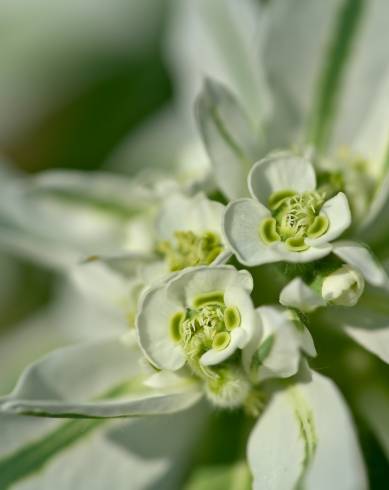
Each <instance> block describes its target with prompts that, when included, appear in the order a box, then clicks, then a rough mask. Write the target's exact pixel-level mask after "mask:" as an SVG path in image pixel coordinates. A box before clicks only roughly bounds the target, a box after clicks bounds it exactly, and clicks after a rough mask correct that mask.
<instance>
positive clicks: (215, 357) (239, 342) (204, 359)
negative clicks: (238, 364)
mask: <svg viewBox="0 0 389 490" xmlns="http://www.w3.org/2000/svg"><path fill="white" fill-rule="evenodd" d="M247 339H248V337H247V332H246V331H245V330H244V329H243V328H239V327H238V328H235V329H234V330H233V331H232V332H231V341H230V343H229V344H228V346H227V347H226V348H225V349H223V350H215V349H210V350H208V351H207V352H206V353H205V354H203V355H202V356H201V358H200V362H201V364H204V366H214V365H215V364H219V363H220V362H223V361H225V360H226V359H228V358H229V357H230V356H231V354H233V353H234V352H235V351H236V350H237V349H239V348H242V347H243V345H245V344H246V343H247Z"/></svg>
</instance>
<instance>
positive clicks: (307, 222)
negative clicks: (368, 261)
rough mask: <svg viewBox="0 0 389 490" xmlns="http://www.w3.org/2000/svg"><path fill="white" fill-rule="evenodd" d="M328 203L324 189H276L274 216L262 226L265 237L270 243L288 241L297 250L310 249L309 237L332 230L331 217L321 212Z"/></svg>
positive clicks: (271, 202) (271, 204)
mask: <svg viewBox="0 0 389 490" xmlns="http://www.w3.org/2000/svg"><path fill="white" fill-rule="evenodd" d="M324 202H325V194H324V193H320V192H304V193H301V194H299V193H296V192H294V191H291V190H283V191H278V192H274V193H273V194H272V195H271V196H270V198H269V208H270V210H271V213H272V216H271V217H268V218H265V219H264V220H262V221H261V223H260V225H259V236H260V238H261V240H262V241H263V242H264V243H265V244H266V245H271V244H273V243H275V242H278V241H282V242H285V245H286V246H287V247H288V249H289V250H291V251H293V252H302V251H304V250H307V249H308V248H309V246H308V245H307V244H306V243H305V239H306V238H318V237H319V236H321V235H323V234H324V233H325V232H326V231H327V230H328V226H329V222H328V218H327V217H326V216H325V215H324V214H319V213H320V210H321V207H322V205H323V203H324Z"/></svg>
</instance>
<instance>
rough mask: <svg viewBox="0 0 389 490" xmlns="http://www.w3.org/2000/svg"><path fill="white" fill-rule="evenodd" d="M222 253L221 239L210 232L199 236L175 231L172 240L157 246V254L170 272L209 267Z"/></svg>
mask: <svg viewBox="0 0 389 490" xmlns="http://www.w3.org/2000/svg"><path fill="white" fill-rule="evenodd" d="M222 251H223V245H222V243H221V239H220V237H219V236H218V235H217V234H216V233H214V232H212V231H206V232H204V233H202V234H201V235H196V234H195V233H193V232H192V231H176V232H175V234H174V240H170V241H168V240H166V241H163V242H161V243H159V244H158V246H157V252H158V253H160V254H162V255H163V256H164V258H165V260H166V262H167V264H168V267H169V270H170V271H171V272H174V271H180V270H182V269H185V268H186V267H193V266H196V265H209V264H211V263H212V262H213V261H214V260H215V259H216V257H217V256H218V255H219V254H220V253H221V252H222Z"/></svg>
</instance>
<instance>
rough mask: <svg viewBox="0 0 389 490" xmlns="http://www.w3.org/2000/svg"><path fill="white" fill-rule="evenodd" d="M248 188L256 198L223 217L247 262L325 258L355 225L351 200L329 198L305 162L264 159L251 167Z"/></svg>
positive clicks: (242, 201) (283, 157)
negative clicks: (352, 223) (352, 218)
mask: <svg viewBox="0 0 389 490" xmlns="http://www.w3.org/2000/svg"><path fill="white" fill-rule="evenodd" d="M248 184H249V189H250V193H251V195H252V197H253V199H240V200H237V201H233V202H232V203H230V204H229V205H228V206H227V209H226V213H225V217H224V233H225V236H226V239H227V241H228V243H229V245H230V247H231V249H232V250H233V251H234V252H235V254H236V256H237V257H238V259H239V260H240V261H241V262H242V263H243V264H246V265H259V264H265V263H269V262H277V261H287V262H310V261H312V260H317V259H320V258H322V257H324V256H326V255H328V254H329V253H330V252H331V251H332V248H333V247H332V245H331V243H330V242H332V241H333V240H334V239H336V238H337V237H338V236H339V235H341V234H342V233H343V232H344V231H345V230H346V229H347V228H348V227H349V225H350V223H351V214H350V208H349V205H348V202H347V198H346V196H345V195H344V194H343V193H342V192H339V193H338V194H336V195H335V196H334V197H332V198H330V199H327V198H326V195H325V193H322V192H320V191H319V190H317V189H316V175H315V171H314V169H313V167H312V165H311V163H310V162H309V161H307V160H305V159H303V158H298V157H293V156H286V155H275V156H270V157H268V158H265V159H264V160H261V161H259V162H257V163H256V164H255V165H254V167H253V168H252V170H251V172H250V174H249V177H248Z"/></svg>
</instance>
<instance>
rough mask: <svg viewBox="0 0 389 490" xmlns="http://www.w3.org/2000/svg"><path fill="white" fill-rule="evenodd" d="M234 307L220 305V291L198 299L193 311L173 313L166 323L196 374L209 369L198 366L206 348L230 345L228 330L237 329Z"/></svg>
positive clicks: (221, 299) (237, 318)
mask: <svg viewBox="0 0 389 490" xmlns="http://www.w3.org/2000/svg"><path fill="white" fill-rule="evenodd" d="M240 324H241V316H240V312H239V310H238V308H236V307H235V306H227V305H226V304H225V303H224V295H223V292H220V291H212V292H210V293H206V294H204V295H200V296H198V297H197V298H196V299H195V300H194V302H193V308H187V309H186V310H185V311H179V312H177V313H175V314H174V315H173V316H172V317H171V319H170V323H169V333H170V337H171V338H172V340H173V341H174V342H176V343H178V344H180V345H181V346H182V348H183V350H184V352H185V355H186V357H187V360H188V363H189V365H190V366H191V367H192V369H193V370H194V371H195V372H199V374H200V375H204V374H205V376H208V375H209V369H208V368H205V367H204V366H201V363H200V362H199V361H200V358H201V356H202V355H203V354H204V353H205V352H207V351H208V350H209V349H215V350H224V349H225V348H226V347H228V345H229V344H230V342H231V331H232V330H234V329H235V328H237V327H239V326H240Z"/></svg>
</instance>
